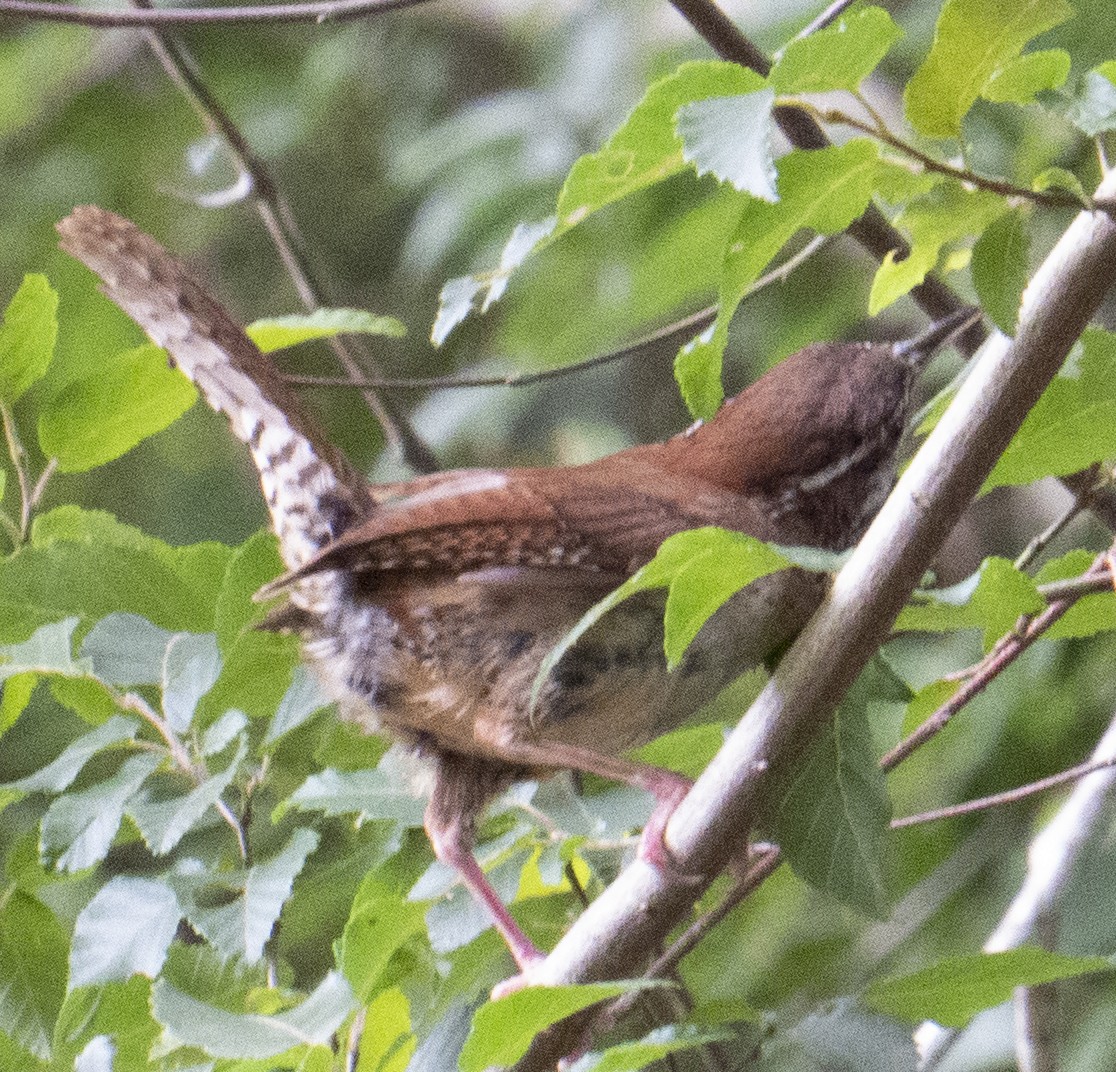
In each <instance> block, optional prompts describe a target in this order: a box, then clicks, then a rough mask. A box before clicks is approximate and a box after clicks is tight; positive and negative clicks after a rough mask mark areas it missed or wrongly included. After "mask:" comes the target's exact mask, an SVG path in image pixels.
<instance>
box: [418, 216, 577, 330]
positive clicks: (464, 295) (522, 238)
mask: <svg viewBox="0 0 1116 1072" xmlns="http://www.w3.org/2000/svg"><path fill="white" fill-rule="evenodd" d="M554 226H555V221H554V218H553V217H550V218H548V219H545V220H542V221H541V222H539V223H520V224H517V225H516V228H515V230H514V231H512V235H511V238H509V239H508V241H507V244H506V245H505V246H504V250H503V252H502V253H501V254H500V266H499V267H498V268H496V269H495V270H493V271H490V272H485V273H483V274H480V275H469V276H462V277H459V278H457V279H451V280H449V282H448V283H446V285H445V286H444V287H442V293H441V295H440V296H439V299H438V313H437V316H435V318H434V326H433V327H432V328H431V329H430V341H431V342H432V343H433V344H434V345H435V346H441V345H442V343H444V342H445V341H446V339H447V338H448V337H449V334H450V332H451V331H453V329H454V328H455V327H457V325H458V324H460V323H461V321H462V320H464V319H465V318H466V317H467V316H468V315H469V314H470V313H471V312H472V311H473V310H474V309H476V310H478V311H479V312H482V313H487V312H488V310H489V309H491V308H492V306H493V305H495V304H496V302H498V301H499V300H500V299H501V298H502V297H503V296H504V291H505V290H507V288H508V277H509V276H510V275H511V274H512V272H513V271H515V269H516V268H518V267H519V266H520V265H521V264H522V263H523V262H524V261H525V260H526V259H527V257H528V256H529V255H530V254H531V253H532V252H534V251H535V250H536V249H539V248H541V246H542V245H543V244H544V243H546V241H547V239H549V238H551V237H552V236H553V234H554Z"/></svg>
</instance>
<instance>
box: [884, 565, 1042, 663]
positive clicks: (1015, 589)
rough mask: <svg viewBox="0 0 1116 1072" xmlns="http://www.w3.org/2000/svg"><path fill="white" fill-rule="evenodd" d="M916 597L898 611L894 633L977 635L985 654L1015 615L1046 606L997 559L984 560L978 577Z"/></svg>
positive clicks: (1018, 575) (1028, 584) (1030, 584)
mask: <svg viewBox="0 0 1116 1072" xmlns="http://www.w3.org/2000/svg"><path fill="white" fill-rule="evenodd" d="M921 596H922V598H923V601H921V602H917V603H916V602H912V603H910V604H908V605H907V606H906V607H904V608H903V611H902V612H901V613H900V615H899V618H898V620H897V621H896V623H895V628H896V629H897V630H899V631H903V630H913V631H921V632H941V633H944V632H953V631H955V630H959V629H974V628H975V629H983V630H984V650H985V651H990V650H991V649H992V646H993V645H994V644H995V643H996V641H997V640H999V638H1000V637H1002V636H1004V635H1005V634H1007V633H1009V632H1011V630H1012V629H1013V628H1014V627H1015V623H1016V622H1017V621H1018V620H1019V618H1020V616H1021V615H1024V614H1036V613H1038V612H1039V611H1041V610H1042V609H1043V607H1045V606H1046V603H1045V601H1044V600H1043V598H1042V596H1040V595H1039V594H1038V590H1037V589H1036V588H1035V582H1034V581H1033V580H1032V579H1031V578H1030V577H1028V576H1027V575H1026V574H1025V573H1023V572H1021V571H1020V570H1017V569H1016V568H1015V566H1014V565H1013V563H1012V562H1011V560H1010V559H1007V558H999V557H997V556H991V557H989V558H986V559H985V560H984V562H982V563H981V566H980V569H979V571H978V572H977V573H976V574H974V575H973V576H972V577H970V578H968V579H967V580H965V581H963V582H961V583H960V584H957V585H954V586H953V587H952V588H949V589H939V590H937V591H934V592H930V593H925V592H924V593H921Z"/></svg>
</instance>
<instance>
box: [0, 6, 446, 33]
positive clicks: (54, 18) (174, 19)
mask: <svg viewBox="0 0 1116 1072" xmlns="http://www.w3.org/2000/svg"><path fill="white" fill-rule="evenodd" d="M426 2H427V0H317V2H314V3H300V4H262V5H259V6H252V5H249V6H247V7H163V8H147V9H143V10H138V11H94V10H92V9H90V8H86V7H71V6H69V5H68V4H54V3H50V2H49V0H0V18H4V17H5V16H8V17H9V18H11V17H15V18H27V19H37V20H41V21H44V22H70V23H77V24H78V25H80V26H92V27H94V28H96V29H111V28H113V27H123V28H128V27H131V28H135V27H144V26H188V25H191V24H196V23H209V22H317V23H321V22H343V21H345V20H347V19H359V18H365V17H366V16H368V15H378V14H381V13H382V12H386V11H396V10H398V9H399V8H407V7H415V6H417V5H418V4H424V3H426Z"/></svg>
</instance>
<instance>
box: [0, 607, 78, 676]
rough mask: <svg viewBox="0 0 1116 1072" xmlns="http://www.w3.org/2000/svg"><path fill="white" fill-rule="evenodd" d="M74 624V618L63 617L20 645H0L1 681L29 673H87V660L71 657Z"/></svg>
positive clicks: (75, 621) (44, 626) (41, 627)
mask: <svg viewBox="0 0 1116 1072" xmlns="http://www.w3.org/2000/svg"><path fill="white" fill-rule="evenodd" d="M77 625H78V619H77V618H66V619H65V620H64V621H61V622H51V623H49V624H47V625H42V626H40V627H39V628H38V629H36V630H35V632H34V633H32V634H31V636H30V637H28V639H27V640H25V641H23V642H22V643H20V644H0V682H3V681H5V680H6V679H7V678H9V677H12V676H13V675H15V674H25V673H28V672H29V671H30V672H34V673H37V674H66V675H69V676H83V675H85V674H87V673H89V671H90V669H91V667H90V664H89V661H88V660H87V659H81V660H76V661H75V659H74V657H73V655H72V654H71V652H72V650H73V636H74V630H75V629H76V628H77Z"/></svg>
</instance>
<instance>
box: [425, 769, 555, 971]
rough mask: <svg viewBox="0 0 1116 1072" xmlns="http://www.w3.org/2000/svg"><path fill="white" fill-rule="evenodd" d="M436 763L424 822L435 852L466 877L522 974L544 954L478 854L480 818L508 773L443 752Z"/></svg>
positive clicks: (462, 879) (466, 883)
mask: <svg viewBox="0 0 1116 1072" xmlns="http://www.w3.org/2000/svg"><path fill="white" fill-rule="evenodd" d="M435 763H436V773H435V782H434V792H433V794H432V795H431V797H430V803H429V804H428V805H427V808H426V815H425V824H424V825H425V826H426V833H427V835H428V836H429V838H430V843H431V845H433V846H434V854H435V856H437V857H438V859H439V860H441V861H442V862H443V863H444V864H447V865H448V866H450V867H452V868H453V869H454V870H455V871H456V872H457V873H458V875H460V876H461V881H462V882H464V883H465V887H466V889H468V891H469V892H470V893H471V894H472V895H473V897H474V898H475V899H476V900H477V901H478V902H479V903H480V904H482V905H483V906H484V907H485V908H486V909H487V910H488V914H489V915H490V916H491V917H492V922H493V924H494V925H495V927H496V929H497V930H498V931H499V932H500V934H501V935H502V936H503V939H504V941H505V942H507V945H508V949H509V950H510V951H511V955H512V956H513V957H514V958H515V962H516V964H517V965H519V970H520V971H521V972H523V973H526V972H527V971H528V970H529V969H530V968H531V967H532V965H534V964H537V963H538V962H539V961H540V960H542V959H543V954H542V953H540V952H539V950H538V949H536V948H535V945H534V943H533V942H532V941H531V939H530V938H528V937H527V935H525V934H524V933H523V931H522V930H520V927H519V924H518V923H516V921H515V920H514V919H513V918H512V914H511V913H510V912H509V911H508V909H507V906H506V905H505V904H504V902H503V901H501V900H500V896H499V894H497V892H496V891H495V890H494V889H493V888H492V883H491V882H489V881H488V879H487V878H486V877H485V874H484V871H483V870H481V866H480V864H478V863H477V860H476V857H475V856H474V855H473V844H474V840H475V834H474V831H475V826H476V818H477V815H479V814H480V812H481V810H482V809H483V808H484V806H485V804H486V803H487V802H488V800H489V799H490V798H491V797H492V795H493V794H494V793H495V792H497V791H498V789H499V788H500V787H501V785H503V784H504V783H505V782H506V781H507V775H506V772H505V770H504V768H503V767H501V766H494V765H493V764H492V763H486V762H484V761H483V760H479V759H473V758H472V757H467V756H459V755H455V754H452V753H439V754H438V755H437V756H436V757H435Z"/></svg>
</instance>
